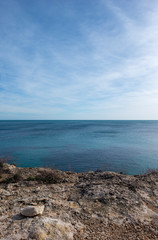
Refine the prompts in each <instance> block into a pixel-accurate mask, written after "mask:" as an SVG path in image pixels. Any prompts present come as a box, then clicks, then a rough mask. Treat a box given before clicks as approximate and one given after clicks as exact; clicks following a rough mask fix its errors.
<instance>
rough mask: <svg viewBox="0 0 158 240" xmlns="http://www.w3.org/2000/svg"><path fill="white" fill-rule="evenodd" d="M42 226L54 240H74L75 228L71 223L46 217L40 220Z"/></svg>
mask: <svg viewBox="0 0 158 240" xmlns="http://www.w3.org/2000/svg"><path fill="white" fill-rule="evenodd" d="M40 225H41V227H42V228H44V231H45V232H46V233H47V236H48V238H49V237H51V239H54V240H61V239H62V240H73V233H74V227H73V226H72V224H71V223H67V222H63V221H62V220H60V219H53V218H50V217H45V218H42V219H41V220H40Z"/></svg>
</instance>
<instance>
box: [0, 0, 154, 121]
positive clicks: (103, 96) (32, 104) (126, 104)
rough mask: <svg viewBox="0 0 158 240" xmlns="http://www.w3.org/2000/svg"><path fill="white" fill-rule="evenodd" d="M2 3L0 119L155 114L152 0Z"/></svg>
mask: <svg viewBox="0 0 158 240" xmlns="http://www.w3.org/2000/svg"><path fill="white" fill-rule="evenodd" d="M0 4H1V8H0V9H1V11H2V14H1V17H0V27H1V38H0V102H1V104H0V118H1V119H5V118H8V119H12V118H14V119H16V118H17V119H157V118H158V111H157V110H156V108H155V106H156V105H157V104H158V81H157V79H158V40H157V36H158V27H157V22H158V16H157V11H158V4H157V2H156V1H153V2H152V4H151V3H150V2H149V1H147V0H146V1H139V3H138V2H137V3H136V1H132V3H127V1H124V0H120V1H112V0H111V1H110V0H109V1H103V0H100V1H96V2H95V1H93V3H92V1H87V2H86V3H85V1H82V0H81V1H79V2H78V3H76V2H73V1H68V2H67V3H65V2H62V1H61V3H58V1H53V2H52V1H49V0H48V1H46V2H45V1H34V2H33V3H31V2H30V6H29V5H28V4H27V3H26V1H16V0H14V1H7V2H6V3H4V2H3V3H2V2H1V3H0ZM62 4H64V7H62Z"/></svg>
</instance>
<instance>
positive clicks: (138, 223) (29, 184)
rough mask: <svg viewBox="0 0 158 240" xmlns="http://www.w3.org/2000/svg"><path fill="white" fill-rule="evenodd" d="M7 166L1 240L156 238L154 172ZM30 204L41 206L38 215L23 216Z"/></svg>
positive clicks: (0, 192)
mask: <svg viewBox="0 0 158 240" xmlns="http://www.w3.org/2000/svg"><path fill="white" fill-rule="evenodd" d="M8 169H9V170H7V165H5V168H4V170H3V171H1V174H0V175H1V178H0V239H1V240H2V239H3V240H9V239H11V240H26V239H30V240H31V239H38V240H40V239H41V240H51V239H53V240H58V239H63V240H64V239H65V240H66V239H67V240H72V239H74V240H78V239H80V240H81V239H83V240H84V239H89V240H91V239H92V240H93V239H96V240H99V239H104V240H116V239H118V240H119V239H133V240H136V239H144V240H147V239H152V240H154V239H155V240H156V239H158V172H157V171H154V172H152V173H149V174H144V175H140V176H126V175H123V174H118V173H114V172H88V173H73V172H61V171H59V170H58V171H57V170H51V169H42V168H14V167H10V166H9V165H8ZM47 176H49V177H47ZM44 177H45V178H46V177H47V178H46V179H44ZM30 205H32V206H39V205H44V211H43V214H42V216H39V215H37V216H34V217H25V216H22V215H21V214H20V211H21V209H22V208H25V207H28V206H30Z"/></svg>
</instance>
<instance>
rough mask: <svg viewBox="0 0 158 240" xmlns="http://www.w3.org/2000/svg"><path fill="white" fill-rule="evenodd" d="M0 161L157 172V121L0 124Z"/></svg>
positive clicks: (74, 168)
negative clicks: (2, 159)
mask: <svg viewBox="0 0 158 240" xmlns="http://www.w3.org/2000/svg"><path fill="white" fill-rule="evenodd" d="M0 158H7V159H8V160H10V162H14V163H15V164H16V165H17V166H19V167H51V168H54V169H60V170H64V171H75V172H87V171H100V170H102V171H116V172H123V173H125V174H142V173H145V172H146V171H148V170H149V169H155V168H158V121H130V120H129V121H122V120H116V121H115V120H113V121H110V120H108V121H107V120H105V121H104V120H96V121H95V120H49V121H48V120H47V121H46V120H38V121H36V120H29V121H28V120H26V121H24V120H23V121H21V120H19V121H0Z"/></svg>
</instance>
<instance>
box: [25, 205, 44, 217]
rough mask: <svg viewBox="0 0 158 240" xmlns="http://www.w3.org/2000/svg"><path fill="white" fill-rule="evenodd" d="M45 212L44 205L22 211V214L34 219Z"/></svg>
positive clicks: (29, 207)
mask: <svg viewBox="0 0 158 240" xmlns="http://www.w3.org/2000/svg"><path fill="white" fill-rule="evenodd" d="M43 211H44V205H41V206H28V207H26V208H23V209H22V210H21V214H22V215H23V216H26V217H34V216H37V215H42V213H43Z"/></svg>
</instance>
